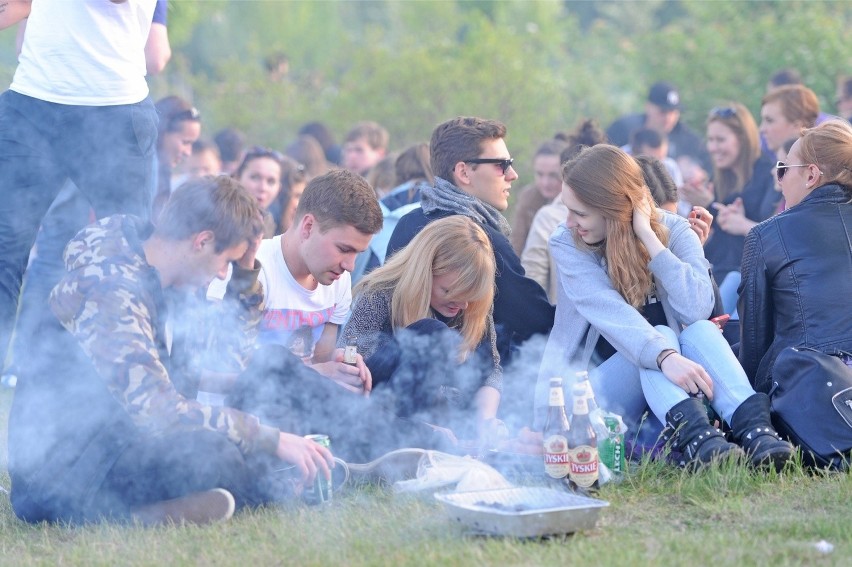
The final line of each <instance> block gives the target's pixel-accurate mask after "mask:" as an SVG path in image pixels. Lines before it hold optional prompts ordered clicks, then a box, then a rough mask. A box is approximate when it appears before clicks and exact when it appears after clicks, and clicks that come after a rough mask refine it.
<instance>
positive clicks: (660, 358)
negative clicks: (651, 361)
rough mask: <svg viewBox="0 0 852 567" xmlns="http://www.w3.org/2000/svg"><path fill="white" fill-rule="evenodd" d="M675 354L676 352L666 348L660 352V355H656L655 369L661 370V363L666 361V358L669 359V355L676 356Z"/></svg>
mask: <svg viewBox="0 0 852 567" xmlns="http://www.w3.org/2000/svg"><path fill="white" fill-rule="evenodd" d="M676 353H677V351H676V350H675V349H673V348H667V349H665V350H664V351H662V352H661V353H660V354H658V355H657V368H659V369H660V370H662V369H663V361H664V360H665V359H667V358H668V357H670V356H671V355H673V354H676Z"/></svg>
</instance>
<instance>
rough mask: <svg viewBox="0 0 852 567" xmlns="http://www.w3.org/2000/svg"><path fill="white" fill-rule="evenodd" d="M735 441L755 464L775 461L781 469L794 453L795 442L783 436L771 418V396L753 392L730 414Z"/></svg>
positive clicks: (776, 467) (773, 462)
mask: <svg viewBox="0 0 852 567" xmlns="http://www.w3.org/2000/svg"><path fill="white" fill-rule="evenodd" d="M731 428H732V429H733V434H734V441H736V442H737V443H739V444H740V445H741V446H742V448H743V449H745V452H746V454H747V455H748V457H749V458H750V459H751V462H752V464H753V465H755V466H761V465H772V466H774V467H775V470H778V471H780V470H781V469H782V468H783V467H784V463H786V462H787V461H789V460H790V458H791V457H792V456H793V446H792V445H791V444H790V443H788V442H787V441H784V440H782V439H781V437H779V436H778V433H776V432H775V429H773V428H772V423H771V421H770V419H769V396H767V395H766V394H761V393H758V394H754V395H753V396H751V397H750V398H748V399H747V400H746V401H744V402H743V403H741V404H740V407H738V408H737V410H736V411H735V412H734V415H733V417H731Z"/></svg>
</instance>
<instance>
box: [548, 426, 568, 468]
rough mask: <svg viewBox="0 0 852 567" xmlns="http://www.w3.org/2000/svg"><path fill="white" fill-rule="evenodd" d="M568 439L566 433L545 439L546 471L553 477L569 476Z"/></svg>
mask: <svg viewBox="0 0 852 567" xmlns="http://www.w3.org/2000/svg"><path fill="white" fill-rule="evenodd" d="M569 468H570V464H569V462H568V440H567V439H566V438H565V436H564V435H551V436H550V437H548V438H547V439H545V440H544V472H546V473H547V475H548V476H550V477H552V478H565V477H566V476H568V471H569Z"/></svg>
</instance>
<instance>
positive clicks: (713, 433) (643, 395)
mask: <svg viewBox="0 0 852 567" xmlns="http://www.w3.org/2000/svg"><path fill="white" fill-rule="evenodd" d="M562 180H563V186H562V187H563V188H562V200H563V201H564V203H565V205H566V207H567V208H568V215H567V219H566V221H565V223H564V224H561V225H559V227H558V228H557V229H556V231H555V232H554V234H553V236H552V238H551V240H550V247H551V252H552V253H553V259H554V263H555V265H556V268H557V270H558V274H559V287H558V289H559V301H558V302H557V308H556V323H555V324H554V327H553V331H552V332H551V334H550V337H549V339H548V343H547V347H546V349H545V358H544V363H543V366H542V371H541V373H540V375H539V382H538V385H537V388H536V407H537V415H539V416H540V415H541V414H542V413H543V412H546V409H547V408H546V406H547V390H548V381H549V379H550V377H551V376H559V375H565V374H566V373H567V372H568V371H570V370H572V369H573V370H587V369H588V370H590V371H591V372H590V377H591V381H592V384H593V386H594V388H595V393H596V394H597V397H598V401H599V402H600V404H601V406H602V407H604V408H606V409H609V410H611V411H614V412H616V413H619V414H621V415H622V416H624V418H625V422H626V423H627V424H628V426H629V427H631V428H633V429H634V431H635V429H636V427H637V424H639V423H640V420H641V416H642V415H643V414H644V413H645V411H646V410H647V409H648V408H650V409H651V411H652V412H653V414H654V415H655V416H656V418H657V419H658V420H659V421H660V422H661V423H665V424H666V425H667V428H666V436H667V438H668V439H669V440H670V442H671V446H672V448H673V450H675V451H678V452H680V453H681V454H682V455H683V461H682V462H683V463H687V462H691V463H708V462H711V461H713V460H716V459H718V458H720V457H721V456H723V455H728V454H733V455H737V454H742V451H741V450H740V448H739V447H737V446H736V445H734V444H732V443H728V442H727V441H726V440H725V438H724V437H723V436H722V434H721V433H720V432H719V431H718V430H717V429H715V428H713V427H712V426H711V425H710V423H709V421H708V418H707V413H706V411H705V409H704V405H703V403H702V401H701V400H700V399H698V398H697V397H695V396H697V395H698V394H699V393H702V394H703V395H704V396H705V397H706V398H707V399H708V400H709V401H710V403H711V404H712V406H713V408H714V409H715V410H716V412H717V413H718V414H719V415H721V416H722V417H723V418H724V419H725V420H726V421H727V422H728V423H730V424H731V427H732V429H733V439H734V441H736V442H737V443H738V444H740V445H742V447H743V449H745V451H746V453H747V454H748V456H749V457H750V459H751V460H752V462H753V463H754V464H764V463H771V464H773V465H775V466H776V467H780V466H782V465H783V463H785V462H786V461H787V460H788V459H789V458H790V456H791V454H792V447H791V446H790V444H789V443H786V442H784V441H781V440H780V439H779V438H778V436H777V434H776V433H775V431H774V430H773V429H772V426H771V424H770V421H769V398H768V397H767V396H766V394H756V393H755V392H754V390H753V389H752V388H751V386H750V385H749V382H748V379H747V378H746V375H745V372H744V371H743V369H742V367H741V366H740V365H739V362H738V361H737V358H736V357H735V356H734V354H733V352H732V351H731V349H730V347H729V346H728V344H727V343H726V342H725V339H724V338H723V337H722V334H721V333H720V332H719V330H718V329H717V328H716V326H715V325H714V324H713V323H712V322H710V321H708V320H707V319H708V317H709V316H710V314H711V310H712V308H713V304H714V294H713V287H712V284H711V280H710V275H709V273H708V270H707V261H706V260H705V259H704V254H703V251H702V249H701V244H700V242H699V239H698V236H697V235H696V233H695V232H693V231H692V230H691V229H690V226H689V224H688V222H687V221H686V219H683V218H681V217H679V216H677V215H675V214H671V213H668V212H665V211H663V210H661V209H657V208H655V207H653V202H652V200H651V195H650V192H649V191H648V188H647V186H646V185H645V182H644V180H643V177H642V169H641V168H640V167H639V165H638V164H637V162H636V161H635V160H634V159H633V158H632V157H630V156H629V155H627V154H626V153H625V152H623V151H621V150H619V149H618V148H616V147H614V146H608V145H599V146H594V147H591V148H587V149H586V150H583V151H582V152H581V153H580V154H579V155H578V156H577V157H576V158H574V159H573V160H571V161H569V162H567V163H565V164H564V165H563V167H562ZM539 425H540V424H539Z"/></svg>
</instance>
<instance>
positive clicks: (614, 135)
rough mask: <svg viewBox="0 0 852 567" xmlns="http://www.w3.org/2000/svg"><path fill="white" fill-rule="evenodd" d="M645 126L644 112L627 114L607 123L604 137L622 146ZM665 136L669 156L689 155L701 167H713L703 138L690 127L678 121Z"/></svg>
mask: <svg viewBox="0 0 852 567" xmlns="http://www.w3.org/2000/svg"><path fill="white" fill-rule="evenodd" d="M644 127H645V114H628V115H626V116H622V117H621V118H619V119H618V120H616V121H615V122H613V123H612V124H610V125H609V127H608V128H607V129H606V137H607V139H608V140H609V143H610V144H612V145H613V146H619V147H621V146H624V145H627V144H629V143H630V138H631V137H632V136H633V134H634V133H635V132H636V131H637V130H641V129H642V128H644ZM666 138H667V139H668V141H669V157H670V158H673V159H677V158H679V157H680V156H689V157H691V158H693V159H695V160H697V161H698V162H699V163H700V164H701V167H703V168H704V169H706V170H707V171H710V170H711V169H712V167H713V164H712V162H711V161H710V156H709V154H708V153H707V149H706V148H705V146H704V140H703V139H702V138H701V136H700V135H698V134H697V133H696V132H695V131H694V130H693V129H692V128H690V127H689V126H687V125H686V124H684V123H683V121H680V120H679V121H678V123H677V124H675V127H674V128H672V131H671V132H669V133H668V135H667V136H666Z"/></svg>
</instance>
